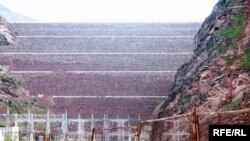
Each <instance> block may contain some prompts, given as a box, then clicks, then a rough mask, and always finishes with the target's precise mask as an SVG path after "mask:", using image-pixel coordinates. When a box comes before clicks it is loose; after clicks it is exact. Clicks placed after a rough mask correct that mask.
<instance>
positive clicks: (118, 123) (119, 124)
mask: <svg viewBox="0 0 250 141" xmlns="http://www.w3.org/2000/svg"><path fill="white" fill-rule="evenodd" d="M116 122H117V128H118V129H117V130H118V141H122V140H121V129H119V127H120V126H121V123H120V118H119V116H118V115H117V121H116Z"/></svg>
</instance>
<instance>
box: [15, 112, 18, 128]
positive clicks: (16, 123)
mask: <svg viewBox="0 0 250 141" xmlns="http://www.w3.org/2000/svg"><path fill="white" fill-rule="evenodd" d="M15 127H18V119H17V114H15Z"/></svg>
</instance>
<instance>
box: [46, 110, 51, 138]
mask: <svg viewBox="0 0 250 141" xmlns="http://www.w3.org/2000/svg"><path fill="white" fill-rule="evenodd" d="M47 135H49V136H50V112H49V110H48V112H47V120H46V136H47Z"/></svg>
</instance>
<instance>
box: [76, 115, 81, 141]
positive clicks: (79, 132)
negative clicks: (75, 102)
mask: <svg viewBox="0 0 250 141" xmlns="http://www.w3.org/2000/svg"><path fill="white" fill-rule="evenodd" d="M77 134H78V135H77V138H78V139H77V140H78V141H82V119H81V115H80V114H79V116H78V130H77Z"/></svg>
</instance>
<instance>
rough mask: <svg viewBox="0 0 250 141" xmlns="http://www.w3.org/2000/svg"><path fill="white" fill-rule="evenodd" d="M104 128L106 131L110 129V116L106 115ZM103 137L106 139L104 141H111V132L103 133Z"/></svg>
mask: <svg viewBox="0 0 250 141" xmlns="http://www.w3.org/2000/svg"><path fill="white" fill-rule="evenodd" d="M103 128H104V129H107V128H109V120H108V115H104V119H103ZM103 137H104V141H109V132H108V131H107V130H105V131H103Z"/></svg>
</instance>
